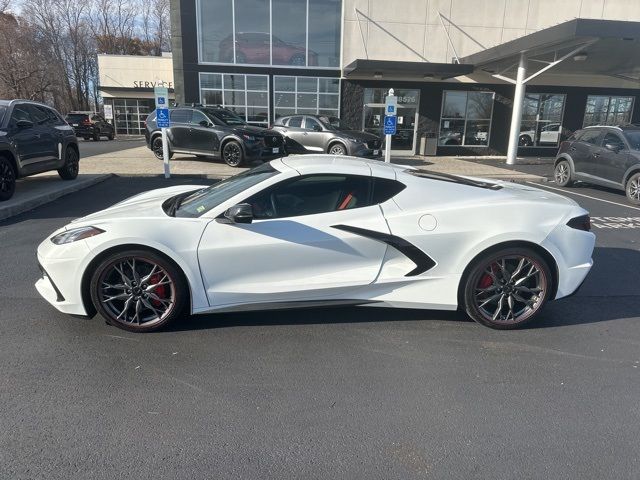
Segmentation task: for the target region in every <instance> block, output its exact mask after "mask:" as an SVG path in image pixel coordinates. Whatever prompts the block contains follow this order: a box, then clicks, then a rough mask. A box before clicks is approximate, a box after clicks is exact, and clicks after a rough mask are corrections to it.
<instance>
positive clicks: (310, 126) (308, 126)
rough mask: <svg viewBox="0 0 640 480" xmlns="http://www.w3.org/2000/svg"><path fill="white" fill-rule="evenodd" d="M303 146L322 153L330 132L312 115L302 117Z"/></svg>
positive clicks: (325, 147) (325, 148)
mask: <svg viewBox="0 0 640 480" xmlns="http://www.w3.org/2000/svg"><path fill="white" fill-rule="evenodd" d="M304 130H305V134H304V135H303V138H304V146H305V148H306V149H307V150H309V151H312V152H316V153H324V152H325V151H326V150H327V146H328V143H329V137H330V136H331V134H330V133H329V132H328V131H326V130H325V129H324V128H323V127H322V125H320V122H318V120H316V119H315V118H313V117H308V116H306V117H304Z"/></svg>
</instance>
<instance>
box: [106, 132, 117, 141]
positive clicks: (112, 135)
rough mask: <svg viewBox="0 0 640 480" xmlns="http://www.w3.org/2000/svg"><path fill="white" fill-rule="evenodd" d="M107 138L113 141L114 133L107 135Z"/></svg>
mask: <svg viewBox="0 0 640 480" xmlns="http://www.w3.org/2000/svg"><path fill="white" fill-rule="evenodd" d="M107 138H108V139H109V140H113V139H114V138H116V134H115V133H114V132H111V133H110V134H109V136H107Z"/></svg>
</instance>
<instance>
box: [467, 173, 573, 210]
mask: <svg viewBox="0 0 640 480" xmlns="http://www.w3.org/2000/svg"><path fill="white" fill-rule="evenodd" d="M465 178H471V179H473V180H477V181H480V182H487V183H495V184H497V185H500V186H502V190H500V192H502V193H503V194H504V195H508V196H511V197H516V198H520V199H523V200H533V201H542V202H550V203H558V204H564V205H571V206H577V205H578V203H577V202H575V201H573V200H572V199H570V198H567V197H565V196H563V195H558V194H557V193H553V192H550V191H548V190H543V189H541V188H536V187H533V186H531V185H525V184H522V183H514V182H504V181H500V180H487V179H486V178H475V177H465Z"/></svg>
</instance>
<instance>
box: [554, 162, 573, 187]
mask: <svg viewBox="0 0 640 480" xmlns="http://www.w3.org/2000/svg"><path fill="white" fill-rule="evenodd" d="M571 177H572V175H571V165H570V164H569V162H568V161H566V160H560V161H559V162H558V163H557V164H556V168H555V169H554V170H553V178H554V180H555V181H556V184H557V185H558V186H560V187H569V186H571V184H572V183H573V180H572V178H571Z"/></svg>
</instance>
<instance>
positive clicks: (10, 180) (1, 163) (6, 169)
mask: <svg viewBox="0 0 640 480" xmlns="http://www.w3.org/2000/svg"><path fill="white" fill-rule="evenodd" d="M15 190H16V171H15V169H14V168H13V164H12V163H11V161H10V160H9V159H8V158H7V157H2V156H0V202H4V201H5V200H9V199H10V198H11V197H13V193H14V192H15Z"/></svg>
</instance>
